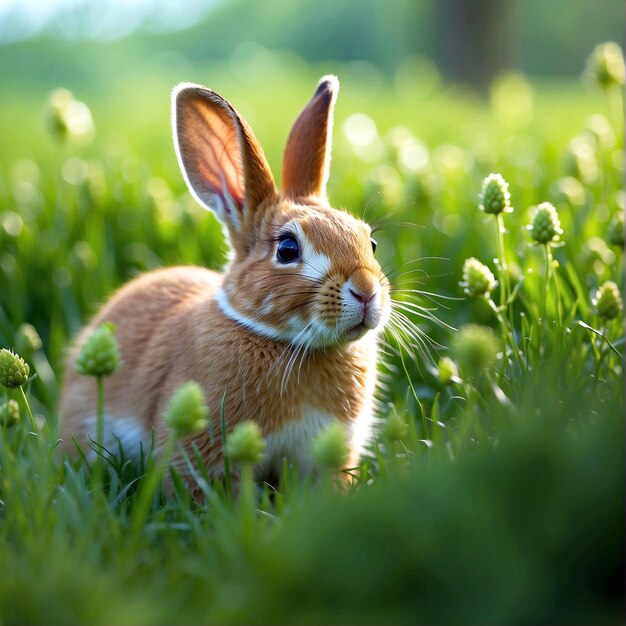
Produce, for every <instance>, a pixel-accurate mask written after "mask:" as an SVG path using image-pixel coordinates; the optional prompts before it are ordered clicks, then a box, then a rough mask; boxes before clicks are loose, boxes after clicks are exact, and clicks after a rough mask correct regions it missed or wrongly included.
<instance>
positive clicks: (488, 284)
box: [459, 257, 498, 296]
mask: <svg viewBox="0 0 626 626" xmlns="http://www.w3.org/2000/svg"><path fill="white" fill-rule="evenodd" d="M497 284H498V283H497V281H496V279H495V278H494V276H493V274H492V273H491V270H490V269H489V268H488V267H487V266H486V265H484V264H483V263H481V262H480V261H479V260H478V259H476V258H474V257H470V258H469V259H465V263H463V280H462V281H461V282H460V283H459V285H460V286H461V287H463V291H465V293H466V294H467V295H468V296H488V295H489V294H490V293H491V292H492V291H493V290H494V289H495V287H496V285H497Z"/></svg>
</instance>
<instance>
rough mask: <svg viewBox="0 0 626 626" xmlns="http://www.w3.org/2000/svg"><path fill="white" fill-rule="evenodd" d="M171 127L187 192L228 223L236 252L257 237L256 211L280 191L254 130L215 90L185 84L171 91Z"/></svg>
mask: <svg viewBox="0 0 626 626" xmlns="http://www.w3.org/2000/svg"><path fill="white" fill-rule="evenodd" d="M172 129H173V133H174V146H175V148H176V155H177V157H178V163H179V165H180V168H181V170H182V173H183V176H184V177H185V181H186V183H187V186H188V187H189V190H190V191H191V193H192V194H193V196H194V197H195V198H196V200H198V202H200V204H201V205H202V206H204V207H205V208H208V209H211V210H213V211H215V213H216V214H217V216H218V217H219V218H220V220H221V221H222V222H223V223H224V224H226V226H227V227H228V231H229V233H230V236H231V242H232V244H233V247H234V248H235V250H236V251H237V252H242V253H244V254H245V252H246V250H247V249H248V247H249V245H250V243H251V240H252V238H253V236H254V232H253V222H254V220H253V219H252V217H253V214H254V212H255V211H256V209H257V208H258V207H259V205H261V204H262V203H263V202H264V201H266V200H272V199H274V198H275V197H276V195H277V191H276V186H275V184H274V179H273V177H272V173H271V171H270V168H269V165H268V164H267V161H266V159H265V155H264V154H263V150H262V149H261V146H260V145H259V142H258V141H257V139H256V137H255V136H254V133H253V132H252V130H251V129H250V127H249V126H248V124H247V123H246V122H245V120H243V119H242V118H241V117H239V115H238V114H237V112H236V111H235V109H234V108H233V107H232V106H231V105H230V104H229V103H228V102H227V101H226V100H224V98H222V97H221V96H220V95H218V94H216V93H215V92H214V91H211V90H210V89H207V88H205V87H202V86H200V85H193V84H189V83H183V84H182V85H179V86H178V87H176V89H174V91H173V93H172Z"/></svg>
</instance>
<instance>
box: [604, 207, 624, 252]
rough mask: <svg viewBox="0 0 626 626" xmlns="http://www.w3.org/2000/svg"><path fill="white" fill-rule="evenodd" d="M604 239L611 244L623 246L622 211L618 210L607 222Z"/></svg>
mask: <svg viewBox="0 0 626 626" xmlns="http://www.w3.org/2000/svg"><path fill="white" fill-rule="evenodd" d="M606 240H607V241H608V242H609V243H610V244H611V245H612V246H619V247H620V248H623V247H624V211H618V212H617V213H615V215H613V217H612V218H611V221H610V222H609V227H608V229H607V233H606Z"/></svg>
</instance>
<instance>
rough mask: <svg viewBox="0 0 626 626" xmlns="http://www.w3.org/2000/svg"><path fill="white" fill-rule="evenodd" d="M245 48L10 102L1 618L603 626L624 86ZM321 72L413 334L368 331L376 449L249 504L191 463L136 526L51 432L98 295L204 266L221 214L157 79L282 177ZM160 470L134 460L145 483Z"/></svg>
mask: <svg viewBox="0 0 626 626" xmlns="http://www.w3.org/2000/svg"><path fill="white" fill-rule="evenodd" d="M261 61H263V62H261ZM261 61H259V63H258V64H257V66H255V72H254V73H248V74H245V73H242V72H241V71H239V72H238V71H236V70H237V68H236V67H235V68H233V65H232V63H231V64H230V65H214V66H211V67H202V68H200V67H194V68H189V74H191V75H189V74H181V72H180V68H179V67H177V66H176V64H174V63H172V64H167V63H163V65H162V67H160V68H155V69H154V70H152V72H149V73H147V74H146V75H142V76H141V77H138V76H128V77H124V76H120V77H118V78H117V79H116V80H115V81H113V82H111V84H108V85H107V86H103V87H102V88H101V90H100V91H98V90H94V89H92V90H91V91H90V92H86V93H79V92H78V91H76V92H75V93H74V96H75V97H76V98H77V99H79V100H83V101H85V102H86V103H87V105H88V106H89V108H90V109H91V112H92V115H93V120H94V124H95V136H94V137H92V138H91V140H90V141H89V142H84V143H81V142H73V141H69V140H66V139H63V138H61V137H60V136H59V135H58V134H56V135H55V134H54V132H52V131H51V126H50V116H49V111H48V112H47V107H48V100H47V99H48V93H47V91H42V90H39V89H37V88H36V87H32V86H31V87H28V88H27V87H19V88H16V89H14V90H12V91H8V92H7V93H3V98H2V100H1V101H0V136H1V137H2V138H3V141H2V143H3V149H2V154H0V347H7V348H12V349H15V350H16V351H17V352H18V353H20V354H21V355H22V356H23V357H24V358H25V359H26V361H27V362H28V363H29V364H30V366H31V379H30V381H29V382H28V384H27V385H26V386H25V388H24V389H25V392H26V397H27V398H28V401H29V403H30V406H31V407H32V410H33V413H34V416H35V419H36V421H37V430H38V433H37V434H33V433H32V432H31V431H32V428H31V425H30V421H29V417H28V413H27V411H26V408H25V404H24V401H23V398H22V395H21V394H20V393H19V391H18V390H8V389H5V388H2V392H1V393H0V402H3V401H5V402H6V401H8V400H9V399H14V400H16V401H18V403H19V421H18V423H17V424H14V425H12V426H8V425H7V421H8V417H7V416H8V409H7V406H8V405H7V404H3V408H1V409H0V417H1V418H2V420H0V623H6V624H13V623H41V622H45V623H59V624H67V623H89V624H92V623H93V624H99V623H101V624H118V623H119V624H153V623H163V624H168V623H208V622H216V623H227V622H228V623H230V622H236V623H274V622H278V623H309V624H320V623H425V624H430V623H524V624H527V623H581V624H582V623H615V622H617V621H619V620H621V619H622V617H623V616H622V612H623V583H624V580H623V569H624V562H623V555H624V536H623V530H624V508H623V494H624V454H623V437H624V432H623V431H624V425H623V397H622V383H621V381H622V356H621V354H622V350H623V331H622V313H621V310H619V311H617V309H616V305H615V303H614V302H609V305H613V310H611V306H608V308H607V305H606V302H605V300H603V301H602V303H599V304H598V305H596V303H595V298H596V293H597V290H598V288H599V287H600V286H601V285H603V284H604V283H605V282H606V281H614V282H615V283H617V285H620V286H621V285H622V261H623V227H622V230H620V229H619V227H617V228H616V226H615V220H616V219H617V218H616V216H617V215H618V214H622V215H623V210H624V192H623V191H622V181H623V173H624V153H623V122H622V118H621V113H616V112H618V111H621V93H620V92H619V91H612V92H610V93H608V94H604V93H602V92H601V91H592V90H588V89H586V88H585V87H584V86H583V85H582V84H581V83H579V82H576V81H566V80H563V81H554V80H553V81H550V82H547V81H539V80H537V81H531V80H529V79H526V78H524V77H522V76H511V77H508V78H507V79H502V80H501V81H499V82H498V83H497V84H496V85H495V86H494V88H493V89H492V92H491V94H490V96H489V97H488V98H486V99H479V98H478V97H477V96H475V95H473V94H472V93H470V92H467V91H464V90H461V89H460V88H457V87H450V86H443V85H442V84H441V83H440V82H439V80H438V77H437V75H436V73H435V72H434V71H433V68H432V67H430V66H428V65H425V64H424V63H421V64H420V63H418V62H417V61H416V62H415V65H414V66H412V67H407V68H405V71H403V72H399V73H398V74H397V76H396V77H395V79H394V80H391V79H389V78H388V77H383V76H381V75H380V74H378V73H376V72H374V71H373V70H372V69H371V68H368V67H366V66H363V67H361V66H359V65H358V64H357V65H355V64H351V65H346V66H339V67H328V66H323V67H322V66H320V67H311V66H308V65H304V64H303V63H302V62H298V63H296V62H295V61H294V60H293V59H289V58H283V57H281V56H277V55H274V56H271V55H270V56H269V57H268V58H266V57H263V58H262V59H261ZM328 71H333V72H336V73H337V74H339V77H340V80H341V81H342V88H341V92H340V95H339V100H338V105H337V111H336V119H335V130H334V152H333V163H332V172H331V179H330V188H329V195H330V200H331V202H332V203H333V205H334V206H336V207H338V208H345V209H346V210H348V211H349V212H351V213H353V214H355V215H357V216H366V218H367V219H368V220H369V221H370V222H371V223H375V224H379V225H380V230H379V231H378V232H377V234H376V239H377V240H378V250H377V256H378V257H379V259H380V260H381V265H383V267H384V268H385V269H386V270H387V271H388V273H389V275H390V276H391V279H392V283H393V284H394V287H395V294H394V297H395V299H396V301H397V305H396V310H397V312H398V313H402V314H403V315H406V320H407V322H406V323H408V324H410V325H411V328H417V329H418V332H419V334H417V339H416V337H415V335H416V333H415V332H403V331H402V329H398V328H396V329H395V330H389V332H387V333H386V334H385V346H386V349H385V356H384V362H382V363H381V367H380V370H381V378H382V380H383V382H384V383H385V384H384V388H383V389H382V390H381V392H380V400H381V407H382V409H381V415H380V417H381V429H380V432H379V434H378V436H377V438H376V441H375V442H374V443H373V446H372V451H371V456H369V457H368V458H366V459H364V460H363V463H362V465H361V466H360V467H359V468H357V469H355V471H354V474H355V476H357V481H356V483H355V484H354V486H353V487H352V488H351V490H350V492H349V493H342V492H341V491H340V490H338V489H336V488H335V477H334V475H331V474H325V475H324V478H323V480H320V481H317V482H315V483H313V482H311V481H308V482H305V483H299V482H296V481H295V480H294V478H293V476H291V475H290V473H289V472H288V471H287V472H286V474H285V476H284V478H283V481H282V482H281V485H280V487H279V491H278V493H276V494H274V495H273V496H272V497H270V494H269V491H268V490H267V489H263V488H262V487H261V486H258V487H257V488H255V489H252V488H249V489H244V492H243V494H242V496H241V497H240V498H239V499H237V500H233V498H232V497H230V496H229V495H228V493H225V492H224V489H223V487H222V485H212V484H210V482H207V481H206V480H205V479H204V478H203V468H202V466H201V464H200V466H199V467H198V466H197V465H196V470H195V471H196V475H197V477H198V483H199V484H201V485H203V489H204V491H205V499H204V502H202V503H197V502H193V501H191V499H190V496H189V494H188V492H187V491H186V490H185V489H184V488H182V486H181V485H178V487H177V488H176V489H175V493H174V495H173V496H172V497H171V498H169V499H166V498H164V497H163V496H162V495H161V494H160V493H158V491H157V492H155V494H154V496H153V497H151V498H150V501H149V510H148V511H147V515H146V516H145V519H144V516H143V514H142V513H141V512H140V509H141V506H138V501H139V500H140V499H141V495H140V494H141V493H142V490H143V492H145V491H146V489H147V488H148V486H149V485H150V484H151V481H150V480H147V479H145V478H144V474H145V472H144V471H143V470H142V469H139V470H131V469H129V468H128V467H125V468H121V467H119V466H117V467H112V468H111V472H110V478H109V479H107V481H106V482H104V483H103V481H102V480H101V479H98V476H97V474H96V479H94V477H93V472H92V470H91V469H90V468H89V467H88V465H87V464H86V463H85V462H81V461H70V460H67V459H65V460H64V461H63V462H62V461H60V460H59V459H58V458H56V457H55V454H54V450H55V441H56V440H55V436H54V432H55V426H56V421H57V415H56V400H57V396H58V391H59V388H60V381H61V380H62V375H63V354H64V350H65V349H66V347H67V345H68V343H69V341H70V339H71V337H72V336H73V335H74V334H75V333H76V332H77V331H78V330H79V329H80V328H81V326H82V325H83V324H84V323H85V322H86V321H87V320H88V319H89V317H90V316H91V315H92V314H93V313H95V311H96V310H97V308H98V306H99V305H100V304H101V303H102V302H104V301H105V300H106V298H107V297H108V296H109V295H110V294H111V293H112V292H113V290H115V289H116V288H117V287H119V286H120V285H122V284H123V283H124V282H126V281H127V280H129V279H130V278H132V277H133V276H135V275H137V274H138V273H140V272H144V271H147V270H150V269H153V268H156V267H160V266H167V265H173V264H177V263H185V264H200V265H204V266H207V267H210V268H220V267H221V266H222V265H223V263H224V260H225V254H226V245H225V242H224V240H223V236H222V232H221V228H220V226H219V224H218V222H217V220H216V219H215V218H214V217H213V215H211V214H210V213H207V212H205V211H203V210H202V209H201V208H200V207H199V206H197V205H196V204H195V203H194V202H193V201H192V199H191V197H190V196H189V194H188V193H187V192H186V189H185V187H184V183H183V180H182V177H181V175H180V172H179V170H178V166H177V164H176V161H175V156H174V151H173V148H172V144H171V137H170V129H169V91H170V89H171V87H172V86H173V85H174V84H175V83H176V82H177V81H180V80H192V81H194V80H195V81H198V82H203V83H206V84H207V85H208V86H210V87H211V88H213V89H215V90H217V91H218V92H220V93H222V94H223V95H224V96H225V97H227V98H228V99H229V100H230V101H231V102H233V103H234V104H235V106H238V108H240V110H241V112H242V113H243V114H244V116H245V117H246V118H247V119H248V120H249V121H250V123H251V125H252V126H253V128H254V130H255V132H256V133H257V136H258V137H259V139H260V141H261V143H262V145H263V146H264V148H265V150H266V154H267V156H268V160H269V162H270V164H271V165H272V168H273V170H274V172H275V174H276V175H277V176H278V174H279V172H280V162H281V158H282V150H283V146H284V142H285V139H286V137H287V134H288V131H289V128H290V124H291V122H292V121H293V120H294V119H295V117H296V115H297V113H298V112H299V110H300V109H301V107H302V106H303V105H304V104H305V103H306V101H307V100H308V98H309V97H310V96H311V95H312V93H313V89H314V86H315V84H316V81H317V79H318V78H319V76H321V75H322V74H323V73H325V72H328ZM355 114H361V115H358V116H356V115H355ZM490 172H500V173H501V174H502V175H503V176H504V178H505V179H506V180H507V181H508V183H509V185H510V192H511V204H512V206H513V208H514V210H513V212H512V213H506V214H504V215H503V220H504V222H503V223H504V227H505V229H506V232H505V233H504V236H503V243H502V248H500V245H499V241H498V230H497V224H496V219H495V218H494V216H492V215H488V214H485V213H484V212H483V211H481V210H480V209H479V206H478V205H479V194H480V191H481V185H482V181H483V179H484V178H485V177H486V176H487V175H488V174H489V173H490ZM542 202H551V203H552V204H553V205H554V206H555V207H556V209H557V211H558V217H559V219H560V224H561V227H562V230H563V232H562V235H561V236H560V238H559V242H558V244H559V245H555V246H552V245H549V246H545V245H535V244H534V243H533V240H532V238H531V233H530V231H529V230H528V229H527V228H526V227H527V225H528V224H529V223H530V222H531V212H532V207H534V206H535V205H538V204H540V203H542ZM619 233H621V244H620V242H619V239H620V237H619V236H618V235H619ZM554 243H557V242H554ZM561 244H562V245H561ZM502 256H504V257H505V259H506V262H507V264H508V271H507V272H504V271H503V270H502V264H501V262H500V261H499V259H501V258H502ZM469 257H476V258H477V259H479V260H480V261H481V262H482V263H484V264H486V265H487V266H488V267H489V268H490V270H491V271H492V272H493V274H494V275H495V279H497V280H498V281H499V285H498V286H497V287H495V289H494V290H493V293H492V294H491V297H490V298H485V297H482V296H481V297H471V296H469V295H467V294H466V293H464V290H463V288H462V287H461V286H460V285H459V283H460V282H462V280H463V267H464V262H465V260H466V259H467V258H469ZM503 285H504V289H505V290H506V293H505V295H507V296H510V297H509V298H508V301H504V302H503V298H502V289H503ZM470 290H471V289H470ZM432 294H434V295H432ZM605 297H606V298H608V300H609V301H610V300H611V298H613V299H614V296H613V294H612V293H611V292H608V295H606V294H605ZM613 313H616V314H615V315H613ZM403 323H404V322H403ZM25 325H32V327H33V328H31V327H30V326H25ZM476 326H480V327H481V328H480V329H478V330H477V329H476ZM33 329H34V330H33ZM426 337H427V338H430V339H426ZM420 339H421V341H420ZM431 340H432V341H431ZM442 357H448V358H450V359H452V361H453V362H454V367H456V368H458V372H457V373H456V375H453V376H452V379H451V380H446V377H445V376H444V372H443V369H444V368H443V367H441V358H442ZM33 374H34V375H35V376H33ZM95 384H96V383H95V381H94V385H95ZM94 410H95V407H94ZM190 462H191V463H193V464H195V462H196V460H195V459H190ZM158 469H159V467H158V465H157V466H155V465H154V463H152V462H148V464H147V470H146V471H147V476H148V478H150V477H151V476H152V477H153V476H154V472H156V471H158ZM174 482H175V483H176V481H174ZM138 494H139V495H138ZM148 495H151V494H148ZM144 522H145V523H144Z"/></svg>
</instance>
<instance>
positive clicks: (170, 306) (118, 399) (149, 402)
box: [59, 266, 222, 449]
mask: <svg viewBox="0 0 626 626" xmlns="http://www.w3.org/2000/svg"><path fill="white" fill-rule="evenodd" d="M221 283H222V276H221V275H220V274H217V273H216V272H212V271H210V270H206V269H204V268H200V267H192V266H189V267H172V268H168V269H163V270H157V271H153V272H149V273H147V274H143V275H142V276H140V277H138V278H136V279H135V280H133V281H131V282H130V283H128V284H127V285H125V286H124V287H122V288H121V289H120V290H119V291H118V292H117V293H116V294H115V295H114V296H113V297H112V298H111V299H110V300H109V302H108V303H107V304H106V305H105V306H104V307H103V308H102V309H101V310H100V311H99V313H98V314H97V315H96V317H95V318H94V319H93V320H92V321H91V323H90V324H89V325H88V326H87V327H86V328H85V329H84V330H83V331H82V332H81V333H80V335H79V336H78V338H77V340H76V341H75V342H74V345H73V346H72V348H71V349H70V352H69V355H68V358H67V361H66V372H65V384H64V387H63V393H62V397H61V402H60V407H59V412H60V415H61V418H62V422H61V430H60V435H61V437H62V438H63V439H64V445H65V448H66V449H69V448H70V447H71V445H72V444H71V436H72V435H73V436H76V438H77V439H78V441H79V442H80V443H81V444H84V443H86V441H85V436H86V433H87V432H92V431H93V425H94V423H95V415H96V406H97V387H96V381H95V379H94V378H92V377H85V376H80V375H79V374H77V373H76V372H75V371H74V363H75V361H76V358H77V356H78V352H79V348H80V345H81V344H82V342H83V341H84V340H85V339H86V337H87V336H88V335H89V334H90V333H91V332H92V331H93V330H94V328H96V327H97V326H99V325H100V324H102V323H103V322H113V323H114V324H115V326H116V331H115V335H116V338H117V340H118V343H119V347H120V354H121V359H122V365H121V367H120V368H119V369H118V371H117V372H115V373H114V374H113V375H112V376H109V377H107V378H106V379H105V409H106V414H107V419H108V420H109V422H113V421H117V422H118V423H117V431H118V435H119V434H120V433H121V437H120V438H121V439H124V433H125V432H128V436H127V439H128V441H129V443H130V442H131V441H132V445H133V446H134V447H136V445H137V442H138V441H139V440H140V439H141V438H142V433H150V431H151V428H152V426H157V424H156V420H155V419H154V415H155V411H157V410H158V409H159V408H160V405H161V404H162V403H163V402H162V396H163V395H164V391H165V390H164V388H165V387H169V386H170V385H171V384H172V383H171V381H172V380H176V379H177V378H180V377H182V376H184V375H185V374H184V373H183V372H180V373H177V371H176V370H177V369H180V363H179V362H180V361H181V356H182V357H183V358H188V359H189V358H190V350H193V348H194V346H193V342H194V339H193V337H191V336H190V335H189V332H190V329H189V326H190V321H189V316H190V313H191V312H192V311H193V310H195V308H196V307H198V305H199V303H201V302H206V301H211V300H212V298H213V295H214V293H215V291H216V290H217V289H218V288H219V287H220V285H221ZM81 434H82V435H83V436H81Z"/></svg>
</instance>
